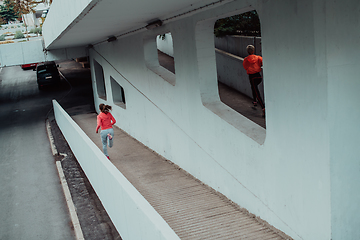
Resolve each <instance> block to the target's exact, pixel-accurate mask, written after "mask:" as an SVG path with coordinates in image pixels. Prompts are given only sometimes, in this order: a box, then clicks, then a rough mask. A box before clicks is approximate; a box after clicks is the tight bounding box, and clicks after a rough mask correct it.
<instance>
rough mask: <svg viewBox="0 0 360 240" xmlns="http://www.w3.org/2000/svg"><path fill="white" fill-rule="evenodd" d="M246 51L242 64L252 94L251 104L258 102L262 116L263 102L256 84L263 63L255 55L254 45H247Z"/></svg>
mask: <svg viewBox="0 0 360 240" xmlns="http://www.w3.org/2000/svg"><path fill="white" fill-rule="evenodd" d="M246 51H247V52H248V54H249V56H247V57H246V58H245V59H244V62H243V66H244V68H245V70H246V73H247V74H248V75H249V80H250V85H251V90H252V95H253V104H254V106H257V103H259V104H260V106H261V108H262V110H263V116H265V104H264V102H263V100H262V98H261V95H260V92H259V88H258V85H259V84H260V83H261V82H262V76H261V74H260V72H261V67H262V65H263V61H262V57H261V56H258V55H255V54H254V52H255V47H254V46H253V45H248V46H247V47H246Z"/></svg>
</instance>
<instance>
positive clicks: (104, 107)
mask: <svg viewBox="0 0 360 240" xmlns="http://www.w3.org/2000/svg"><path fill="white" fill-rule="evenodd" d="M99 109H100V111H101V112H103V113H108V112H109V111H110V110H111V106H109V105H105V104H103V103H101V104H100V105H99Z"/></svg>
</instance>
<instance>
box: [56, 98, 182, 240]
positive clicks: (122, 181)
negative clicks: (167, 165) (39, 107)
mask: <svg viewBox="0 0 360 240" xmlns="http://www.w3.org/2000/svg"><path fill="white" fill-rule="evenodd" d="M53 106H54V112H55V118H56V122H57V124H58V126H59V128H60V129H61V131H62V133H63V135H64V136H65V138H66V140H67V142H68V144H69V146H70V148H71V150H72V151H73V153H74V155H75V157H76V158H77V160H78V162H79V163H80V165H81V167H82V169H83V171H84V172H85V174H86V176H87V178H88V179H89V181H90V183H91V185H92V187H93V188H94V190H95V192H96V194H97V195H98V197H99V199H100V200H101V202H102V204H103V206H104V207H105V209H106V211H107V213H108V214H109V216H110V218H111V220H112V222H113V223H114V225H115V227H116V229H117V230H118V232H119V234H120V235H121V237H122V239H124V240H126V239H130V240H132V239H147V240H153V239H154V240H164V239H169V240H170V239H171V240H176V239H180V238H179V237H178V236H177V235H176V234H175V232H174V231H173V230H172V229H171V228H170V227H169V225H168V224H167V223H166V222H165V221H164V220H163V219H162V218H161V216H160V215H159V214H158V213H157V212H156V211H155V209H154V208H153V207H152V206H151V205H150V204H149V203H148V202H147V201H146V200H145V199H144V197H143V196H142V195H141V194H140V193H139V192H138V191H137V190H136V189H135V188H134V187H133V186H132V185H131V183H130V182H129V181H128V180H127V179H126V178H125V177H124V176H123V175H122V174H121V172H120V171H119V170H118V169H117V168H116V167H115V166H114V165H113V164H112V163H111V162H110V161H109V160H108V159H107V158H106V157H105V155H104V154H103V153H102V152H101V150H100V149H99V148H98V147H97V146H96V145H95V144H94V143H93V142H92V141H91V140H90V138H89V137H88V136H87V135H86V134H85V133H84V132H83V131H82V130H81V129H80V127H79V126H78V125H77V124H76V123H75V122H74V121H73V120H72V118H71V117H70V116H69V115H68V114H67V113H66V112H65V111H64V110H63V109H62V108H61V106H60V105H59V104H58V103H57V102H56V101H55V100H53Z"/></svg>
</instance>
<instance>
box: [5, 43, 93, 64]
mask: <svg viewBox="0 0 360 240" xmlns="http://www.w3.org/2000/svg"><path fill="white" fill-rule="evenodd" d="M84 56H87V52H86V49H85V47H76V48H64V49H57V50H51V51H44V41H43V40H42V39H41V40H34V41H27V42H18V43H8V44H1V45H0V67H5V66H14V65H22V64H26V63H37V62H44V61H56V60H64V59H73V58H78V57H84Z"/></svg>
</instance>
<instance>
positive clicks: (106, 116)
mask: <svg viewBox="0 0 360 240" xmlns="http://www.w3.org/2000/svg"><path fill="white" fill-rule="evenodd" d="M99 109H100V111H101V112H100V114H99V115H98V116H97V126H96V133H98V132H99V128H101V132H100V136H101V142H102V145H103V151H104V154H105V156H106V157H107V158H108V159H110V158H109V154H108V151H107V145H108V142H109V147H110V148H111V147H112V146H113V137H114V129H113V128H112V125H114V124H115V123H116V120H115V118H114V117H113V115H112V114H111V113H110V112H109V111H110V110H111V106H109V105H105V104H103V103H102V104H100V105H99Z"/></svg>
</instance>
